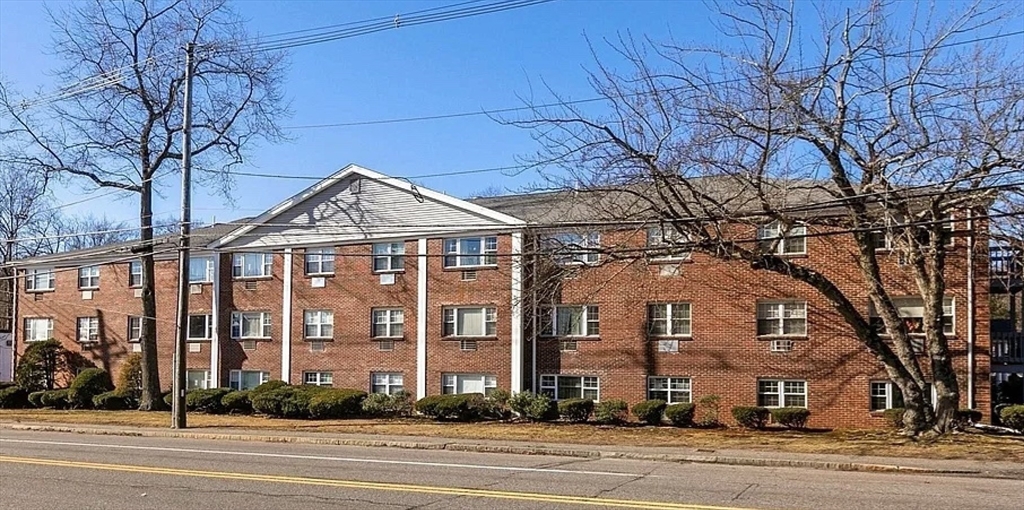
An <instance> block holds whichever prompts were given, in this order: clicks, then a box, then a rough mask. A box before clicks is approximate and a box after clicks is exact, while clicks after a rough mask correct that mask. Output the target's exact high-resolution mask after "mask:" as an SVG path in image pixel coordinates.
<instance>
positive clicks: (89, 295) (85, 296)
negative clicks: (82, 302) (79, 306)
mask: <svg viewBox="0 0 1024 510" xmlns="http://www.w3.org/2000/svg"><path fill="white" fill-rule="evenodd" d="M82 299H87V300H88V299H92V291H91V290H83V291H82Z"/></svg>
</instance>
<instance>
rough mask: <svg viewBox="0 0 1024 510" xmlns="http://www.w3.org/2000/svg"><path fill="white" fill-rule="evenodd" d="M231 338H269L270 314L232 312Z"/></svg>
mask: <svg viewBox="0 0 1024 510" xmlns="http://www.w3.org/2000/svg"><path fill="white" fill-rule="evenodd" d="M231 338H270V314H269V313H267V312H232V313H231Z"/></svg>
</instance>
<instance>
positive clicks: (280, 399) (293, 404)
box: [249, 383, 329, 418]
mask: <svg viewBox="0 0 1024 510" xmlns="http://www.w3.org/2000/svg"><path fill="white" fill-rule="evenodd" d="M265 384H269V383H265ZM260 386H262V385H260ZM257 389H259V387H257ZM328 390H329V388H320V387H317V386H289V385H287V384H285V385H278V387H277V388H276V389H272V390H265V391H262V392H259V393H256V390H255V389H254V390H252V391H250V392H249V400H250V401H251V402H252V408H253V410H254V411H256V412H258V413H261V414H265V415H267V416H270V417H271V418H309V417H310V413H309V404H310V400H311V399H312V398H313V396H314V395H315V394H317V393H320V392H323V391H328ZM254 393H255V395H254Z"/></svg>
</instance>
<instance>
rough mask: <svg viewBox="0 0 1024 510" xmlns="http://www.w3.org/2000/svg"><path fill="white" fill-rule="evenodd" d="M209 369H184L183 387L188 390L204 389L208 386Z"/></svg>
mask: <svg viewBox="0 0 1024 510" xmlns="http://www.w3.org/2000/svg"><path fill="white" fill-rule="evenodd" d="M210 386H211V385H210V371H209V370H186V371H185V387H186V389H190V390H205V389H208V388H209V387H210Z"/></svg>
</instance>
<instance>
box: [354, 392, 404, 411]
mask: <svg viewBox="0 0 1024 510" xmlns="http://www.w3.org/2000/svg"><path fill="white" fill-rule="evenodd" d="M363 413H364V414H366V415H367V416H376V417H380V418H395V417H398V416H408V415H409V414H411V413H412V395H411V394H410V393H409V392H407V391H405V390H402V391H398V392H396V393H394V394H391V395H388V394H386V393H371V394H369V395H367V396H366V398H365V399H363Z"/></svg>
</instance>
